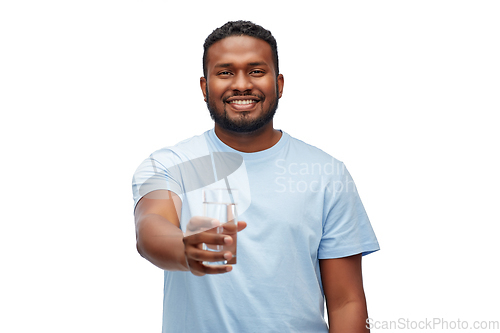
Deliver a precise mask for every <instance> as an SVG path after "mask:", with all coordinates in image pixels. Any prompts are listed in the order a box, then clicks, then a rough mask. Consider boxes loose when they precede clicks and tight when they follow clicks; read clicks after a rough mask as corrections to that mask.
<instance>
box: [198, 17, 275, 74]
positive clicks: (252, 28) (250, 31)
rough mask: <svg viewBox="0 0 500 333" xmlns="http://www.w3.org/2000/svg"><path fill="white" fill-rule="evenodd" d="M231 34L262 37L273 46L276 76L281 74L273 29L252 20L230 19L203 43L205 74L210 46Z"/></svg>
mask: <svg viewBox="0 0 500 333" xmlns="http://www.w3.org/2000/svg"><path fill="white" fill-rule="evenodd" d="M229 36H250V37H254V38H258V39H262V40H263V41H265V42H267V43H268V44H269V46H271V51H272V55H273V61H274V68H275V69H276V76H278V74H279V72H280V71H279V67H278V44H277V43H276V39H274V37H273V35H272V34H271V31H269V30H266V29H264V28H263V27H261V26H260V25H258V24H255V23H252V22H250V21H242V20H239V21H229V22H227V23H226V24H224V25H223V26H222V27H220V28H217V29H215V30H214V31H212V33H211V34H210V35H209V36H208V37H207V39H205V43H204V44H203V76H205V78H206V77H207V53H208V49H209V48H210V46H212V45H213V44H214V43H215V42H218V41H220V40H221V39H224V38H226V37H229Z"/></svg>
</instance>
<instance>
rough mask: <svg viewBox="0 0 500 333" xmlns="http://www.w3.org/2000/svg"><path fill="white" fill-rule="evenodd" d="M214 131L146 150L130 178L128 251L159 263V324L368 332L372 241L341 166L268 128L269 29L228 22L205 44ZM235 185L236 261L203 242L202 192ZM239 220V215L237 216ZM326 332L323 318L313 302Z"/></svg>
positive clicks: (275, 73) (276, 88)
mask: <svg viewBox="0 0 500 333" xmlns="http://www.w3.org/2000/svg"><path fill="white" fill-rule="evenodd" d="M203 68H204V76H203V77H202V78H201V79H200V85H201V90H202V93H203V96H204V98H205V101H206V103H207V106H208V109H209V111H210V115H211V117H212V119H213V120H214V122H215V126H214V129H212V130H209V131H207V132H205V133H203V134H202V135H199V136H195V137H193V138H191V139H188V140H185V141H182V142H180V143H179V144H177V145H175V146H173V147H168V148H164V149H161V150H158V151H156V152H155V153H153V154H152V155H151V156H150V157H149V158H148V159H146V160H145V161H144V162H143V163H142V164H141V166H139V168H138V170H137V171H136V173H135V175H134V183H133V192H134V201H135V204H136V206H135V219H136V232H137V249H138V251H139V253H140V254H141V255H142V256H143V257H144V258H146V259H147V260H149V261H151V262H152V263H153V264H155V265H156V266H158V267H160V268H162V269H164V270H165V273H164V274H165V285H164V314H163V332H175V333H180V332H190V333H191V332H207V333H212V332H300V333H305V332H314V333H319V332H341V333H349V332H367V331H368V330H367V328H366V319H367V310H366V302H365V295H364V291H363V284H362V277H361V256H362V255H364V254H368V253H371V252H374V251H377V250H378V249H379V246H378V243H377V240H376V237H375V235H374V233H373V230H372V228H371V225H370V222H369V220H368V217H367V216H366V213H365V211H364V208H363V205H362V203H361V201H360V199H359V196H358V194H357V192H356V188H355V186H354V183H353V181H352V178H351V177H350V175H349V173H348V172H347V170H346V169H345V167H344V165H343V163H342V162H340V161H338V160H336V159H334V158H332V157H331V156H329V155H328V154H326V153H324V152H323V151H321V150H319V149H317V148H315V147H312V146H310V145H307V144H305V143H303V142H301V141H299V140H297V139H294V138H292V137H291V136H289V135H288V134H287V133H285V132H283V131H280V130H277V129H274V128H273V116H274V114H275V112H276V109H277V107H278V100H279V98H281V96H282V93H283V84H284V78H283V75H281V74H279V67H278V53H277V46H276V41H275V39H274V37H273V36H272V35H271V33H270V32H269V31H267V30H265V29H264V28H262V27H260V26H258V25H255V24H253V23H251V22H245V21H237V22H228V23H226V24H225V25H224V26H222V27H220V28H218V29H216V30H214V32H212V34H211V35H210V36H208V38H207V39H206V41H205V45H204V56H203ZM221 187H222V188H225V187H236V188H238V191H239V194H240V197H239V201H238V214H239V219H240V220H241V221H240V222H238V225H237V228H238V231H239V233H238V240H237V247H238V263H237V264H236V265H234V266H232V265H219V266H211V265H208V264H207V265H205V264H203V262H204V261H205V262H214V261H222V260H225V259H226V260H227V259H230V258H232V256H233V253H231V252H229V251H221V252H211V251H205V250H203V247H202V244H203V243H205V244H212V245H214V244H219V245H222V244H232V243H233V242H234V241H236V239H232V237H230V236H227V235H223V234H215V233H213V232H209V231H205V230H207V229H210V228H212V227H214V226H216V225H217V221H212V220H211V219H209V218H204V217H202V215H203V212H202V209H201V206H202V204H201V194H200V193H201V192H200V191H202V189H204V188H221ZM243 221H245V222H243ZM325 299H326V304H327V309H328V319H329V328H328V326H327V323H326V322H325V319H324V313H323V309H324V300H325Z"/></svg>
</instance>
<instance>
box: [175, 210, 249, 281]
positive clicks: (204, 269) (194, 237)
mask: <svg viewBox="0 0 500 333" xmlns="http://www.w3.org/2000/svg"><path fill="white" fill-rule="evenodd" d="M246 226H247V223H246V222H243V221H240V222H238V224H237V225H235V224H234V223H225V224H222V225H221V224H220V222H219V221H218V220H214V219H211V218H207V217H200V216H197V217H193V218H191V220H190V221H189V223H188V226H187V228H186V233H185V236H184V238H183V242H184V254H185V257H186V261H187V264H188V266H189V269H190V271H191V273H193V274H194V275H197V276H203V275H205V274H222V273H227V272H230V271H231V270H232V266H231V265H204V264H203V262H220V261H228V260H231V259H232V258H233V253H231V252H230V251H216V250H213V251H209V250H204V249H202V244H206V246H208V247H209V248H213V249H216V248H217V245H222V246H227V245H231V244H233V241H234V240H233V238H232V237H231V236H230V235H231V234H235V233H236V232H239V231H242V230H243V229H245V228H246ZM234 236H235V235H234ZM231 251H232V250H231ZM235 253H236V252H235Z"/></svg>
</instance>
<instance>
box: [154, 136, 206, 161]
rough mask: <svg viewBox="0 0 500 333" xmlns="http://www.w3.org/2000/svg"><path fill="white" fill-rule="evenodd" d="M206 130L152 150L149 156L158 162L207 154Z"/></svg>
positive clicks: (183, 159)
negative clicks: (171, 144)
mask: <svg viewBox="0 0 500 333" xmlns="http://www.w3.org/2000/svg"><path fill="white" fill-rule="evenodd" d="M207 134H208V131H207V132H204V133H202V134H200V135H196V136H193V137H190V138H188V139H185V140H182V141H180V142H178V143H177V144H175V145H173V146H165V147H163V148H161V149H158V150H156V151H154V152H153V153H152V154H151V155H150V158H151V159H154V160H157V161H159V162H161V161H163V160H169V161H172V162H181V161H186V160H190V159H193V158H197V157H201V156H204V155H207V153H208V145H207Z"/></svg>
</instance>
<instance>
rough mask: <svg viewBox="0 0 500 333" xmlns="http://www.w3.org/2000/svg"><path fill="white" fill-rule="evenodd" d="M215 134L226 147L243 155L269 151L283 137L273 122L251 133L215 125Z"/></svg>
mask: <svg viewBox="0 0 500 333" xmlns="http://www.w3.org/2000/svg"><path fill="white" fill-rule="evenodd" d="M215 134H216V135H217V137H218V138H219V139H220V140H221V141H222V142H224V143H225V144H226V145H228V146H229V147H231V148H233V149H235V150H238V151H241V152H243V153H255V152H258V151H262V150H266V149H269V148H271V147H272V146H274V145H275V144H276V143H278V141H279V140H280V139H281V135H282V133H281V131H279V130H276V129H274V128H273V122H272V121H270V122H269V123H268V124H266V125H264V126H263V127H262V128H260V129H258V130H257V131H254V132H250V133H237V132H232V131H228V130H225V129H223V128H221V127H220V126H219V125H218V124H215Z"/></svg>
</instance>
